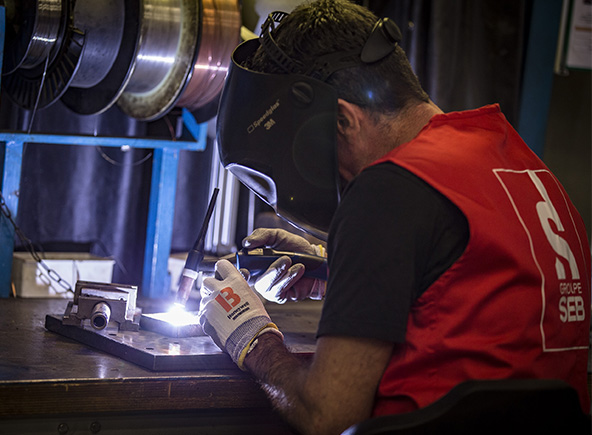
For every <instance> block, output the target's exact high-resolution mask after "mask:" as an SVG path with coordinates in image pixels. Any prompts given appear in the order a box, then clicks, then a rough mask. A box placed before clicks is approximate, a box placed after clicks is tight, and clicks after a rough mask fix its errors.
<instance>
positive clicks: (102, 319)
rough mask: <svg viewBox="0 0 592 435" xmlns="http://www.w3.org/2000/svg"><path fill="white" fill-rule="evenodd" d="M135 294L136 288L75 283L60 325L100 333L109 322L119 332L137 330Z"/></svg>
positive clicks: (137, 313)
mask: <svg viewBox="0 0 592 435" xmlns="http://www.w3.org/2000/svg"><path fill="white" fill-rule="evenodd" d="M137 293H138V289H137V287H136V286H129V285H123V284H104V283H97V282H89V281H78V282H77V283H76V289H75V290H74V299H73V300H72V301H70V302H68V306H67V307H66V312H65V313H64V318H63V323H64V325H72V326H78V327H82V328H86V327H91V328H93V329H98V330H102V329H105V328H106V327H107V325H108V324H109V322H110V321H113V322H116V323H117V325H118V328H119V330H122V331H137V330H138V329H139V327H140V324H139V316H140V314H141V313H140V311H139V309H137V308H136V297H137Z"/></svg>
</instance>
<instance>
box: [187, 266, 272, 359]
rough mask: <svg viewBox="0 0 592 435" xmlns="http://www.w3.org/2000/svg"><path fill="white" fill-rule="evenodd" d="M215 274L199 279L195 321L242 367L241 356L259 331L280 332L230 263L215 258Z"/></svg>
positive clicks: (245, 354)
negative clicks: (196, 318) (198, 297)
mask: <svg viewBox="0 0 592 435" xmlns="http://www.w3.org/2000/svg"><path fill="white" fill-rule="evenodd" d="M245 272H246V271H245ZM215 275H216V276H215V277H209V278H206V279H204V280H203V284H202V288H201V303H200V309H199V323H200V324H201V327H202V329H203V331H204V332H205V333H206V334H208V335H209V336H210V337H212V339H213V340H214V343H216V345H218V347H219V348H220V349H222V350H224V351H226V353H228V355H230V357H231V358H232V360H233V361H234V362H235V363H236V364H237V365H238V366H239V367H240V368H241V369H243V370H244V367H243V362H244V360H245V357H246V356H247V353H248V351H249V348H250V346H251V344H252V343H253V342H254V341H255V339H256V338H257V337H258V336H259V335H261V334H263V333H267V332H272V333H275V334H277V335H279V336H281V337H282V338H283V335H282V333H281V332H280V331H279V330H278V328H277V326H276V325H275V324H273V323H272V321H271V319H270V317H269V315H268V314H267V311H266V310H265V308H264V307H263V303H262V302H261V300H260V299H259V297H258V296H257V294H256V293H255V292H254V291H253V290H252V289H251V287H249V284H248V283H247V281H246V280H245V278H244V277H243V275H242V274H241V272H240V271H238V270H237V269H236V268H235V267H234V266H233V265H232V263H230V262H229V261H227V260H220V261H218V262H217V263H216V274H215Z"/></svg>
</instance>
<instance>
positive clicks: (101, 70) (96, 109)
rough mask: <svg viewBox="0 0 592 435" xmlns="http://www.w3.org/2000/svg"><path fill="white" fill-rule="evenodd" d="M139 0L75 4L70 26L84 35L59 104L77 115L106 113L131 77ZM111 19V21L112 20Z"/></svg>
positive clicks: (87, 0) (79, 1) (93, 0)
mask: <svg viewBox="0 0 592 435" xmlns="http://www.w3.org/2000/svg"><path fill="white" fill-rule="evenodd" d="M141 10H142V0H102V1H101V2H97V1H96V0H77V1H76V6H75V8H74V25H75V26H76V27H77V28H79V29H80V30H81V31H82V32H84V34H85V41H84V48H83V52H82V58H81V60H80V67H79V68H78V71H77V72H76V74H75V76H74V78H73V80H72V83H71V85H70V87H69V88H68V90H67V91H66V93H65V94H64V95H63V96H62V102H63V103H64V104H65V105H66V106H67V107H69V108H70V109H71V110H72V111H74V112H76V113H79V114H81V115H95V114H99V113H102V112H104V111H106V110H107V109H109V108H110V107H111V106H113V104H115V102H116V101H117V99H118V98H119V97H120V96H121V94H122V93H123V91H124V89H125V87H126V86H127V84H128V82H129V80H130V78H131V75H132V69H133V68H132V67H133V64H134V60H135V57H136V53H137V48H138V42H139V39H140V15H141ZM112 17H114V18H112Z"/></svg>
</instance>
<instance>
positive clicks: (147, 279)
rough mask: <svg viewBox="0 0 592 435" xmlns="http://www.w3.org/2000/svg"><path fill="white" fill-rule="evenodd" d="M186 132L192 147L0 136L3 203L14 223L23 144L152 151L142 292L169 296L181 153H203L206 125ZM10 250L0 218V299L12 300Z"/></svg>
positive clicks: (8, 230)
mask: <svg viewBox="0 0 592 435" xmlns="http://www.w3.org/2000/svg"><path fill="white" fill-rule="evenodd" d="M183 119H184V120H185V119H189V120H190V119H193V116H192V115H191V113H190V112H188V111H183ZM188 130H189V129H188ZM190 132H191V133H192V134H194V135H196V136H197V137H196V140H195V141H186V140H184V141H170V140H158V139H139V138H121V137H96V136H69V135H51V134H26V133H14V132H0V142H4V145H3V146H2V145H0V148H2V149H4V159H3V162H2V167H0V169H2V172H0V173H1V174H2V184H1V186H0V187H1V188H2V196H4V198H5V200H6V205H7V207H8V209H9V211H10V213H11V215H12V216H13V219H16V213H17V210H18V191H19V186H20V178H21V167H22V157H23V145H24V144H25V143H42V144H62V145H90V146H108V147H122V146H129V147H132V148H151V149H154V153H153V159H152V184H151V189H150V202H149V209H148V230H147V234H146V248H145V253H144V271H143V275H142V276H143V278H142V285H141V289H142V295H143V296H146V297H152V298H158V297H163V296H166V294H167V293H168V291H169V285H168V270H167V268H168V257H169V255H170V250H171V239H172V232H173V218H174V210H175V191H176V186H177V168H178V159H179V150H192V151H203V150H205V147H206V135H207V125H206V124H198V123H197V122H195V119H193V125H192V126H191V130H190ZM0 156H1V153H0ZM13 246H14V229H13V228H12V226H11V225H10V223H9V222H8V221H7V219H6V218H5V217H2V220H1V221H0V297H8V296H9V295H10V276H11V270H12V252H13Z"/></svg>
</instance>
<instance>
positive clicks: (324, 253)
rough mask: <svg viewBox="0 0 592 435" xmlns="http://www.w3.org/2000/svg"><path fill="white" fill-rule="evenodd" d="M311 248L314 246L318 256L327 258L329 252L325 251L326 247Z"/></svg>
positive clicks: (316, 246)
mask: <svg viewBox="0 0 592 435" xmlns="http://www.w3.org/2000/svg"><path fill="white" fill-rule="evenodd" d="M310 246H312V249H313V251H314V253H315V255H316V256H318V257H326V256H327V250H326V249H325V247H324V246H323V245H313V244H311V245H310Z"/></svg>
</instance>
